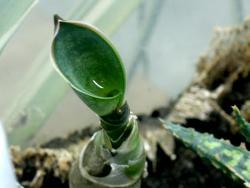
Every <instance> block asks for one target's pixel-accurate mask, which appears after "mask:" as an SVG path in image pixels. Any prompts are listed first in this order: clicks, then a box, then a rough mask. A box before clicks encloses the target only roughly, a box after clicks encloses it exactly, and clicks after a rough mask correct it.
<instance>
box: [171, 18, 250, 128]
mask: <svg viewBox="0 0 250 188" xmlns="http://www.w3.org/2000/svg"><path fill="white" fill-rule="evenodd" d="M249 71H250V18H247V19H246V20H245V21H244V23H243V24H242V25H240V26H238V27H231V28H215V31H214V37H213V39H212V41H211V44H210V46H209V48H208V50H207V51H206V53H204V54H203V55H202V56H201V57H200V58H199V60H198V63H197V71H196V74H195V76H194V78H193V81H192V82H191V84H190V85H189V87H188V88H187V89H186V90H185V91H184V92H183V93H182V94H181V95H180V96H179V98H178V99H177V100H176V104H175V106H174V108H173V109H172V111H171V112H170V114H169V115H168V117H167V120H169V121H172V122H176V123H180V124H186V123H187V121H188V120H189V119H197V120H200V121H209V118H210V115H211V113H217V114H218V116H220V117H221V118H222V119H224V120H225V121H226V122H228V124H229V125H230V126H231V131H232V132H237V128H236V127H235V126H234V123H235V121H234V120H233V118H232V117H231V111H232V110H231V106H232V105H237V106H239V107H241V106H243V105H244V103H245V101H246V100H248V99H250V76H249Z"/></svg>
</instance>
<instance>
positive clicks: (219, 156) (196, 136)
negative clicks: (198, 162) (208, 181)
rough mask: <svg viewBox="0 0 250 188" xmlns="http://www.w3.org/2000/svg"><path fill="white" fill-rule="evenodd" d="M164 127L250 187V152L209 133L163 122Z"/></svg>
mask: <svg viewBox="0 0 250 188" xmlns="http://www.w3.org/2000/svg"><path fill="white" fill-rule="evenodd" d="M163 125H164V127H165V128H166V129H167V130H169V131H170V132H171V133H172V134H173V135H174V136H175V137H176V138H178V139H179V140H181V141H182V142H183V143H184V144H185V145H186V146H187V147H190V148H191V149H193V150H194V151H195V152H196V153H197V154H198V155H199V156H200V157H202V158H204V159H206V160H208V161H209V162H210V163H211V164H213V165H214V166H215V167H216V168H218V169H220V170H222V171H223V172H225V173H226V174H228V175H230V176H231V177H233V178H236V179H240V180H241V181H243V182H244V184H245V185H246V186H250V152H249V151H247V150H244V149H242V148H240V147H235V146H233V145H231V144H230V143H228V142H226V141H225V140H219V139H216V138H214V137H213V136H212V135H210V134H207V133H199V132H196V131H195V130H194V129H192V128H185V127H182V126H180V125H177V124H173V123H166V122H163Z"/></svg>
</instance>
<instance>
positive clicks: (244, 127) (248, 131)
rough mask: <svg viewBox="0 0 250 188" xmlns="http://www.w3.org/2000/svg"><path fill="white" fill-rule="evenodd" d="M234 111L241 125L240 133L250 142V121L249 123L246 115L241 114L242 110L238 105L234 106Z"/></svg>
mask: <svg viewBox="0 0 250 188" xmlns="http://www.w3.org/2000/svg"><path fill="white" fill-rule="evenodd" d="M232 108H233V112H234V114H235V118H236V122H237V123H238V125H239V126H240V133H241V134H242V135H243V136H244V137H245V138H246V140H247V141H248V142H250V123H248V122H247V121H246V120H245V118H244V117H242V116H241V114H240V110H239V109H238V108H237V106H233V107H232Z"/></svg>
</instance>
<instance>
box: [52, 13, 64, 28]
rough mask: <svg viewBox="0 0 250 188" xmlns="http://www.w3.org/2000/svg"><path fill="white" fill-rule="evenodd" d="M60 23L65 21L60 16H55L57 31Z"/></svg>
mask: <svg viewBox="0 0 250 188" xmlns="http://www.w3.org/2000/svg"><path fill="white" fill-rule="evenodd" d="M60 21H63V19H62V18H61V17H60V16H58V15H57V14H55V15H54V26H55V31H56V30H57V28H58V26H59V23H60Z"/></svg>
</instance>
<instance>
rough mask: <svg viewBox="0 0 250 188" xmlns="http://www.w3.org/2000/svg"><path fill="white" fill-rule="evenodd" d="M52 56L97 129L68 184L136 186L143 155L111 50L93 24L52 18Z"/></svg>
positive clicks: (120, 67) (119, 64) (123, 79)
mask: <svg viewBox="0 0 250 188" xmlns="http://www.w3.org/2000/svg"><path fill="white" fill-rule="evenodd" d="M52 58H53V62H54V65H55V67H56V70H57V71H58V72H59V73H60V75H61V76H62V77H63V78H64V79H65V81H66V82H68V84H69V85H70V86H71V88H72V89H73V90H74V91H75V93H76V94H77V95H78V96H79V97H80V99H81V100H82V101H83V102H84V103H85V104H86V105H87V106H88V107H89V108H90V109H91V110H93V111H94V112H95V113H96V114H97V115H98V116H99V117H100V124H101V128H102V129H101V130H100V131H98V132H96V133H95V134H94V135H93V137H92V139H91V140H90V141H89V143H88V145H87V146H86V147H85V148H84V149H83V150H82V152H81V153H80V156H79V158H78V159H77V160H76V162H75V164H74V165H73V167H72V170H71V173H70V187H71V188H81V187H92V188H95V187H96V188H104V187H105V188H106V187H140V182H141V177H142V175H143V172H144V166H145V158H146V157H145V152H144V148H143V141H142V139H141V137H140V135H139V130H138V124H137V120H136V116H135V115H133V114H132V113H131V112H130V110H129V106H128V104H127V103H126V100H125V99H124V96H125V89H126V77H125V70H124V67H123V63H122V60H121V58H120V56H119V54H118V52H117V51H116V49H115V48H114V47H113V45H112V44H111V43H110V41H109V40H108V39H107V38H106V37H105V36H104V35H103V34H102V33H101V32H100V31H99V30H97V29H96V28H95V27H93V26H90V25H88V24H86V23H80V22H75V21H65V20H63V19H61V18H59V17H58V16H55V36H54V40H53V43H52Z"/></svg>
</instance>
